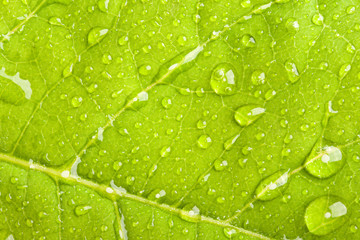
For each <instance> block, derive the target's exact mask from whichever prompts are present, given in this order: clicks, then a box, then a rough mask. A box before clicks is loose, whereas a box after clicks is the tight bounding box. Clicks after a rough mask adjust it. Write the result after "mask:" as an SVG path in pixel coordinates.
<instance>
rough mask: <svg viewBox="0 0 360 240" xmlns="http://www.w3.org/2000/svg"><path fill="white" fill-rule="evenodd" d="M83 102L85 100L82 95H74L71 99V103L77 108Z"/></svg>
mask: <svg viewBox="0 0 360 240" xmlns="http://www.w3.org/2000/svg"><path fill="white" fill-rule="evenodd" d="M82 102H83V99H82V97H77V96H75V97H73V98H72V99H71V105H72V106H73V107H75V108H78V107H80V106H81V104H82Z"/></svg>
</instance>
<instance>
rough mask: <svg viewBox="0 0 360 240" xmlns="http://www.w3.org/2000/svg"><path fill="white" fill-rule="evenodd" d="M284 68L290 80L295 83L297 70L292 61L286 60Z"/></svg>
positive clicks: (297, 75)
mask: <svg viewBox="0 0 360 240" xmlns="http://www.w3.org/2000/svg"><path fill="white" fill-rule="evenodd" d="M285 70H286V72H287V73H288V76H289V80H290V82H292V83H295V82H297V80H299V72H298V69H297V67H296V65H295V63H294V62H292V61H286V62H285Z"/></svg>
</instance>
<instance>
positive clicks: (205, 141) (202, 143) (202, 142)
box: [197, 135, 212, 149]
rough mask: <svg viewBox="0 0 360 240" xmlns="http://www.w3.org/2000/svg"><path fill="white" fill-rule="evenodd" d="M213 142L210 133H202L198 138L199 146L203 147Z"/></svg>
mask: <svg viewBox="0 0 360 240" xmlns="http://www.w3.org/2000/svg"><path fill="white" fill-rule="evenodd" d="M211 142H212V140H211V138H210V136H209V135H201V136H200V137H199V138H198V140H197V143H198V146H199V147H200V148H202V149H206V148H208V147H210V145H211Z"/></svg>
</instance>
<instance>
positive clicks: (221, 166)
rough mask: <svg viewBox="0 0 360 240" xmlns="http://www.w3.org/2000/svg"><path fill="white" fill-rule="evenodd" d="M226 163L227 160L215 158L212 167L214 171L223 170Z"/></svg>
mask: <svg viewBox="0 0 360 240" xmlns="http://www.w3.org/2000/svg"><path fill="white" fill-rule="evenodd" d="M227 165H228V162H227V161H226V160H224V159H221V158H219V159H216V160H215V162H214V168H215V170H216V171H223V170H224V169H225V168H226V167H227Z"/></svg>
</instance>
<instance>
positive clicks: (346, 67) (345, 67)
mask: <svg viewBox="0 0 360 240" xmlns="http://www.w3.org/2000/svg"><path fill="white" fill-rule="evenodd" d="M350 70H351V65H350V64H349V63H345V64H344V65H342V66H341V67H340V70H339V76H340V78H344V77H345V76H346V74H348V72H349V71H350Z"/></svg>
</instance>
